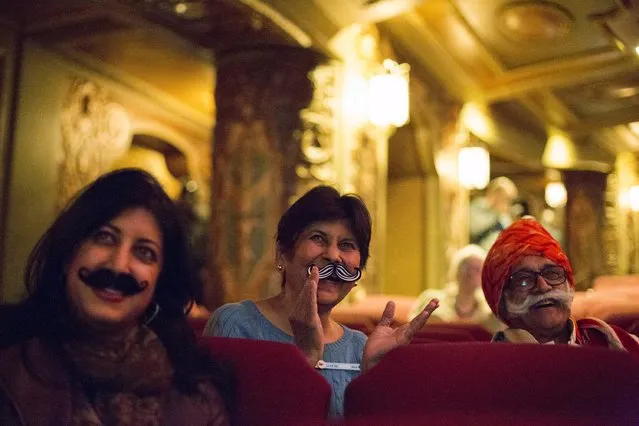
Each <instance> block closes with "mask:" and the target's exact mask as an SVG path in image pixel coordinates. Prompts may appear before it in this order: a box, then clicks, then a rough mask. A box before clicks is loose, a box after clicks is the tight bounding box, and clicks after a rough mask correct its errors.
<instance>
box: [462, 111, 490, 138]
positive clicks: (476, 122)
mask: <svg viewBox="0 0 639 426" xmlns="http://www.w3.org/2000/svg"><path fill="white" fill-rule="evenodd" d="M460 121H461V124H462V126H463V127H464V128H465V129H468V130H469V131H471V132H472V133H473V134H474V135H476V136H477V137H478V138H480V139H482V140H491V139H494V136H495V129H494V126H493V123H492V121H491V118H490V116H489V114H488V113H487V111H486V109H485V107H483V106H480V105H478V104H475V103H472V102H471V103H466V104H464V107H463V108H462V110H461V113H460Z"/></svg>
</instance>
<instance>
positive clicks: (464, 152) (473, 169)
mask: <svg viewBox="0 0 639 426" xmlns="http://www.w3.org/2000/svg"><path fill="white" fill-rule="evenodd" d="M457 176H458V178H459V182H460V183H461V184H462V186H463V187H464V188H467V189H483V188H485V187H486V185H488V182H489V181H490V154H488V150H486V148H483V147H481V146H467V147H464V148H462V149H461V150H460V151H459V157H458V164H457Z"/></svg>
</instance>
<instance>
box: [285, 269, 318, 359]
mask: <svg viewBox="0 0 639 426" xmlns="http://www.w3.org/2000/svg"><path fill="white" fill-rule="evenodd" d="M318 283H319V270H318V269H317V266H313V267H312V268H311V273H310V275H309V276H308V278H306V282H305V283H304V287H302V291H300V294H299V295H298V296H297V301H296V303H295V306H294V307H293V310H292V311H291V313H290V315H289V317H288V321H289V323H290V324H291V328H292V330H293V339H294V340H295V345H297V347H298V348H299V349H300V350H301V351H302V353H303V354H304V355H305V356H306V359H307V360H308V363H309V364H310V365H311V367H315V364H317V361H319V360H320V359H322V354H323V353H324V329H323V328H322V323H321V321H320V317H319V314H318V312H317V285H318Z"/></svg>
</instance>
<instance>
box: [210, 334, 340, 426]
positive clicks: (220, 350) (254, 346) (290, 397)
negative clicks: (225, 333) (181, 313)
mask: <svg viewBox="0 0 639 426" xmlns="http://www.w3.org/2000/svg"><path fill="white" fill-rule="evenodd" d="M200 345H202V346H204V347H205V348H206V349H207V350H208V351H209V353H210V354H211V355H212V356H214V357H215V358H216V359H219V360H220V361H221V362H223V363H225V364H227V365H229V366H230V367H231V368H232V370H233V372H234V373H235V377H236V389H235V406H234V409H233V410H232V413H231V419H232V424H234V425H288V424H298V422H299V421H304V420H305V419H307V420H309V421H324V420H325V419H326V416H327V413H328V407H329V401H330V396H331V387H330V385H329V384H328V382H327V381H326V380H325V379H324V378H323V377H322V376H321V375H320V374H318V373H317V372H316V371H315V370H314V369H313V368H311V367H310V366H309V365H308V363H307V362H306V360H305V359H304V358H303V357H302V355H301V354H300V352H299V351H298V349H297V348H296V347H295V346H293V345H290V344H285V343H277V342H268V341H260V340H248V339H232V338H224V337H202V338H200Z"/></svg>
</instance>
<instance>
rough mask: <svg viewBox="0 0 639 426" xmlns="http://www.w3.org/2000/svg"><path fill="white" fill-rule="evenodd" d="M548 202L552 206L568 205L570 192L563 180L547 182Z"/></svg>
mask: <svg viewBox="0 0 639 426" xmlns="http://www.w3.org/2000/svg"><path fill="white" fill-rule="evenodd" d="M545 198H546V204H548V205H549V206H550V207H552V208H557V207H563V206H565V205H566V200H567V198H568V194H567V192H566V186H565V185H564V184H563V182H549V183H547V184H546V193H545Z"/></svg>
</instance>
